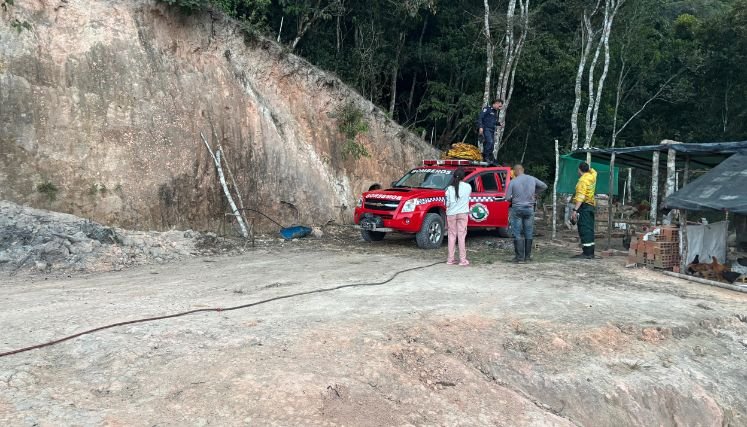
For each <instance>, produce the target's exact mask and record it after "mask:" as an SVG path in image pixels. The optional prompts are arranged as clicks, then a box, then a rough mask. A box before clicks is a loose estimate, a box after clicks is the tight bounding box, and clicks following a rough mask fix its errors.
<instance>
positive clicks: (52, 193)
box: [36, 181, 60, 202]
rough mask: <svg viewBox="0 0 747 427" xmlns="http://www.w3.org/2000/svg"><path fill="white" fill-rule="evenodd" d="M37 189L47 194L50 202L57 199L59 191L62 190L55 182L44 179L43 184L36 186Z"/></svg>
mask: <svg viewBox="0 0 747 427" xmlns="http://www.w3.org/2000/svg"><path fill="white" fill-rule="evenodd" d="M36 191H37V192H38V193H41V194H44V195H45V196H47V198H48V199H49V201H50V202H53V201H55V200H57V193H58V192H59V191H60V190H59V188H57V186H56V185H54V184H53V183H51V182H49V181H44V182H42V183H41V184H39V185H37V186H36Z"/></svg>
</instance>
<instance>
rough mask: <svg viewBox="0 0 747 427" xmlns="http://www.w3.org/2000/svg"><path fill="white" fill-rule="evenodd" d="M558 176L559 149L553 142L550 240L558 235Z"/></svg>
mask: <svg viewBox="0 0 747 427" xmlns="http://www.w3.org/2000/svg"><path fill="white" fill-rule="evenodd" d="M559 174H560V147H559V146H558V140H557V139H556V140H555V182H553V185H552V239H553V240H555V238H556V237H557V234H558V175H559Z"/></svg>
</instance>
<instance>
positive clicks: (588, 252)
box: [571, 246, 594, 259]
mask: <svg viewBox="0 0 747 427" xmlns="http://www.w3.org/2000/svg"><path fill="white" fill-rule="evenodd" d="M581 250H582V251H583V252H581V253H580V254H578V255H574V256H572V257H571V258H574V259H594V247H593V246H581Z"/></svg>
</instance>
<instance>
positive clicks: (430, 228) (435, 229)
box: [415, 213, 444, 249]
mask: <svg viewBox="0 0 747 427" xmlns="http://www.w3.org/2000/svg"><path fill="white" fill-rule="evenodd" d="M443 239H444V219H443V217H441V215H439V214H437V213H429V214H427V215H426V216H425V219H424V220H423V226H422V227H420V231H418V232H417V234H415V241H416V242H417V243H418V247H420V248H421V249H436V248H439V247H441V242H442V241H443Z"/></svg>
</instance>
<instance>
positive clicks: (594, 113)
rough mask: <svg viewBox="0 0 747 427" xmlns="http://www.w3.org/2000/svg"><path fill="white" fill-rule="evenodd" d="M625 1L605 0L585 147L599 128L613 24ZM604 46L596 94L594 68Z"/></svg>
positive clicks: (592, 82) (592, 71)
mask: <svg viewBox="0 0 747 427" xmlns="http://www.w3.org/2000/svg"><path fill="white" fill-rule="evenodd" d="M624 2H625V0H605V2H604V21H603V23H602V35H601V39H600V40H599V44H598V45H597V49H596V52H595V53H594V60H593V61H592V65H591V67H589V106H588V108H587V110H586V137H585V139H584V148H589V147H590V146H591V140H592V138H593V136H594V131H595V130H596V128H597V118H598V117H599V105H600V104H601V102H602V91H603V90H604V82H605V80H606V79H607V73H608V72H609V68H610V33H611V32H612V24H613V22H614V21H615V16H616V15H617V12H618V10H620V6H622V4H623V3H624ZM602 47H604V66H603V68H602V75H601V76H599V80H598V81H597V82H596V94H594V68H595V67H596V63H597V60H598V57H599V53H600V48H602Z"/></svg>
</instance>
